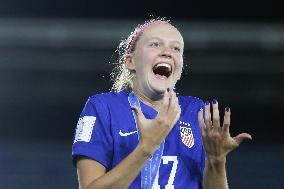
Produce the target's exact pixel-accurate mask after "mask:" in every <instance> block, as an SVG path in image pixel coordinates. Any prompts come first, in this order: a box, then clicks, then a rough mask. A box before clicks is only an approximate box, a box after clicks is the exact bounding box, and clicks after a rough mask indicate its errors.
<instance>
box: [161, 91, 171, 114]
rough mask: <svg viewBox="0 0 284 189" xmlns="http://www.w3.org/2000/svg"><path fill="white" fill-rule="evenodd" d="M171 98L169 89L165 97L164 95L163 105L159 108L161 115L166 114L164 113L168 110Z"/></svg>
mask: <svg viewBox="0 0 284 189" xmlns="http://www.w3.org/2000/svg"><path fill="white" fill-rule="evenodd" d="M169 98H170V93H169V89H167V90H166V92H165V93H164V97H163V100H162V103H161V106H160V108H159V115H160V116H164V114H165V113H166V112H167V111H168V106H169Z"/></svg>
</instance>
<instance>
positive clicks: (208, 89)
mask: <svg viewBox="0 0 284 189" xmlns="http://www.w3.org/2000/svg"><path fill="white" fill-rule="evenodd" d="M149 15H154V16H166V17H168V18H170V19H172V21H173V24H174V25H176V26H177V27H178V28H179V29H180V31H181V33H182V34H183V36H184V40H185V54H184V57H185V64H186V68H185V71H184V75H183V77H182V80H181V81H180V82H179V83H178V86H177V89H178V91H179V92H180V93H182V94H184V95H192V96H197V97H200V98H202V99H204V100H211V99H213V98H217V99H218V101H219V104H220V105H221V108H222V109H223V108H224V107H225V106H230V107H231V110H232V125H231V133H232V135H236V134H238V133H239V132H243V131H246V132H248V133H250V134H252V137H253V140H252V141H245V142H244V143H243V144H242V145H241V146H240V148H238V149H237V150H235V151H234V152H232V153H231V154H230V155H229V157H228V162H227V170H228V178H229V185H230V188H231V189H247V188H250V189H266V188H269V187H270V188H282V185H283V184H284V181H283V176H282V175H283V168H284V152H283V143H284V139H283V138H282V132H281V131H283V129H282V127H284V124H283V121H282V116H283V115H284V111H283V106H284V98H283V96H284V89H283V86H284V12H283V10H281V6H279V5H277V4H276V3H275V2H273V1H270V2H267V1H265V2H260V1H256V0H253V1H225V0H222V1H209V0H206V1H162V0H156V1H137V2H135V1H130V0H126V1H108V0H106V1H97V0H93V1H90V0H83V1H73V0H69V1H66V0H64V1H53V0H41V1H38V0H37V1H36V0H30V1H20V0H10V1H3V0H0V131H1V132H0V137H1V139H0V188H1V189H2V188H5V189H18V188H29V189H30V188H37V189H62V188H66V189H67V188H68V189H75V188H78V183H77V176H76V170H75V168H74V167H73V166H72V163H71V145H72V139H73V132H74V129H75V126H76V123H77V119H78V116H79V114H80V112H81V110H82V108H83V106H84V103H85V101H86V100H87V98H88V96H90V95H93V94H95V93H101V92H107V91H109V90H110V88H111V82H110V77H109V74H110V71H111V69H112V68H113V65H112V63H115V62H116V57H117V54H116V53H115V49H116V47H117V45H118V43H119V41H120V40H121V39H123V38H125V37H126V36H127V35H128V34H130V32H131V31H132V29H133V27H134V26H136V25H137V24H139V23H143V22H144V20H145V19H148V18H150V16H149Z"/></svg>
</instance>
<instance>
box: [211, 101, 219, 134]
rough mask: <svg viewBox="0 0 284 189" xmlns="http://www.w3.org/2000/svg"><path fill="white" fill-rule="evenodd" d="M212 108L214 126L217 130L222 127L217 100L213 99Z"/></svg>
mask: <svg viewBox="0 0 284 189" xmlns="http://www.w3.org/2000/svg"><path fill="white" fill-rule="evenodd" d="M212 108H213V126H214V127H215V128H216V129H217V128H219V127H220V116H219V108H218V102H217V100H216V99H213V101H212Z"/></svg>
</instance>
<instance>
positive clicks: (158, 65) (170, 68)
mask: <svg viewBox="0 0 284 189" xmlns="http://www.w3.org/2000/svg"><path fill="white" fill-rule="evenodd" d="M160 66H164V67H167V68H169V70H170V71H171V70H172V67H171V66H170V65H169V64H166V63H159V64H157V65H156V66H155V67H156V68H157V67H160Z"/></svg>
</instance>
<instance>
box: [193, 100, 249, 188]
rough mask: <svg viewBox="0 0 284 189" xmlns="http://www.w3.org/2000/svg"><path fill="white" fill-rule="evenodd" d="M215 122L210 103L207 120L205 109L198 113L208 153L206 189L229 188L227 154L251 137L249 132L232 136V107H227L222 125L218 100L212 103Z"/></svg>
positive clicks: (207, 108)
mask: <svg viewBox="0 0 284 189" xmlns="http://www.w3.org/2000/svg"><path fill="white" fill-rule="evenodd" d="M212 109H213V114H212V115H213V119H212V120H213V122H212V121H211V113H210V104H206V105H205V121H204V119H203V110H201V111H199V113H198V120H199V126H200V129H201V134H202V142H203V146H204V149H205V153H206V161H205V170H204V178H203V188H204V189H228V188H229V187H228V182H227V176H226V156H227V154H228V153H229V152H230V151H232V150H234V149H235V148H237V147H238V146H239V144H240V143H241V142H242V141H243V140H245V139H251V136H250V135H249V134H247V133H241V134H239V135H238V136H236V137H231V136H230V132H229V126H230V116H231V112H230V109H226V111H225V115H224V124H223V127H221V126H220V118H219V109H218V102H217V101H216V103H215V104H214V103H213V104H212Z"/></svg>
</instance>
